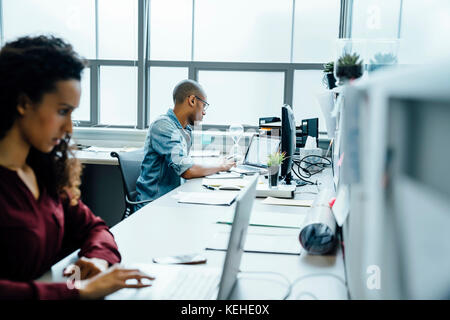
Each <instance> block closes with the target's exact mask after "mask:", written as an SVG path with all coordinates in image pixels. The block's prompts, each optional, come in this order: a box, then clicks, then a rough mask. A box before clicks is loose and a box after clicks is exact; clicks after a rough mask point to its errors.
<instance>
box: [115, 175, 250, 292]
mask: <svg viewBox="0 0 450 320" xmlns="http://www.w3.org/2000/svg"><path fill="white" fill-rule="evenodd" d="M256 183H257V177H255V178H253V179H252V182H251V183H250V184H249V186H248V187H247V188H246V189H244V190H243V191H241V193H240V195H239V197H238V199H237V200H236V207H235V209H234V219H233V225H232V227H231V231H230V234H229V238H228V239H229V240H228V245H227V253H226V256H225V262H224V264H223V267H222V270H220V269H218V268H210V267H203V266H172V265H168V266H167V265H155V264H135V265H130V266H127V267H133V268H135V267H137V268H139V269H140V270H141V271H143V272H146V273H147V274H149V275H152V276H155V278H156V279H155V280H154V281H153V283H152V286H151V287H148V288H143V289H122V290H119V291H117V292H115V293H113V294H111V295H109V296H107V297H106V299H109V300H115V299H119V300H130V299H136V300H148V299H151V300H159V299H167V300H172V299H178V300H196V299H201V300H206V299H219V300H224V299H229V298H230V295H231V292H232V290H233V288H234V286H235V284H236V280H237V275H238V272H239V268H240V264H241V258H242V253H243V250H244V243H245V238H246V234H247V228H248V222H249V220H250V213H251V211H252V207H253V201H254V198H255V193H256Z"/></svg>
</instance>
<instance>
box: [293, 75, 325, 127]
mask: <svg viewBox="0 0 450 320" xmlns="http://www.w3.org/2000/svg"><path fill="white" fill-rule="evenodd" d="M322 77H323V72H322V71H320V70H296V71H295V72H294V99H293V103H292V107H293V109H294V115H295V122H297V123H300V122H301V121H302V120H304V119H311V118H319V131H327V129H326V124H325V118H324V117H323V115H322V111H321V110H320V106H319V103H318V102H317V100H316V94H317V93H319V92H320V91H323V90H324V89H323V84H322Z"/></svg>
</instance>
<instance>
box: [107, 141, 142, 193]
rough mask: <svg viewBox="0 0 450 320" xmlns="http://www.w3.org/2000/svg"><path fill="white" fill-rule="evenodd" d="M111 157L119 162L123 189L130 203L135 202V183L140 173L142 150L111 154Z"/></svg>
mask: <svg viewBox="0 0 450 320" xmlns="http://www.w3.org/2000/svg"><path fill="white" fill-rule="evenodd" d="M111 157H115V158H117V159H118V160H119V169H120V172H121V173H122V182H123V188H124V191H125V194H126V196H127V197H128V199H129V200H130V201H135V200H136V181H137V179H138V178H139V175H140V173H141V163H142V160H144V148H141V149H138V150H135V151H129V152H114V151H113V152H111Z"/></svg>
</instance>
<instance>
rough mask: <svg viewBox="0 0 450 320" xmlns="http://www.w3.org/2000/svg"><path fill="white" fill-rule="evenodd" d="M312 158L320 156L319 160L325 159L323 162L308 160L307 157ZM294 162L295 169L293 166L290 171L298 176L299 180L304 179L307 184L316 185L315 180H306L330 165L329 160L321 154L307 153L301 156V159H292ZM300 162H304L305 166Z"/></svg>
mask: <svg viewBox="0 0 450 320" xmlns="http://www.w3.org/2000/svg"><path fill="white" fill-rule="evenodd" d="M311 158H314V159H317V158H320V159H321V160H325V162H323V161H322V162H318V163H315V162H310V161H308V160H309V159H311ZM292 161H293V162H294V164H296V165H297V171H295V167H293V168H292V171H293V172H294V174H295V175H296V176H297V178H299V179H300V180H302V181H304V182H305V183H306V184H307V185H317V184H318V183H317V181H316V182H313V181H310V180H306V179H309V178H311V177H312V176H313V175H315V174H318V173H320V172H322V171H323V170H324V169H325V168H327V167H329V166H331V161H330V160H329V159H327V158H325V157H322V156H316V155H307V156H305V157H303V158H302V159H299V158H297V159H292ZM302 164H305V166H302Z"/></svg>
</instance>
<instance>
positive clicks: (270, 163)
mask: <svg viewBox="0 0 450 320" xmlns="http://www.w3.org/2000/svg"><path fill="white" fill-rule="evenodd" d="M285 158H286V153H285V152H282V153H280V152H278V151H277V152H275V153H273V154H271V155H269V157H268V158H267V167H268V169H269V188H275V187H277V186H278V177H279V175H280V167H281V164H282V163H283V161H284V159H285Z"/></svg>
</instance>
